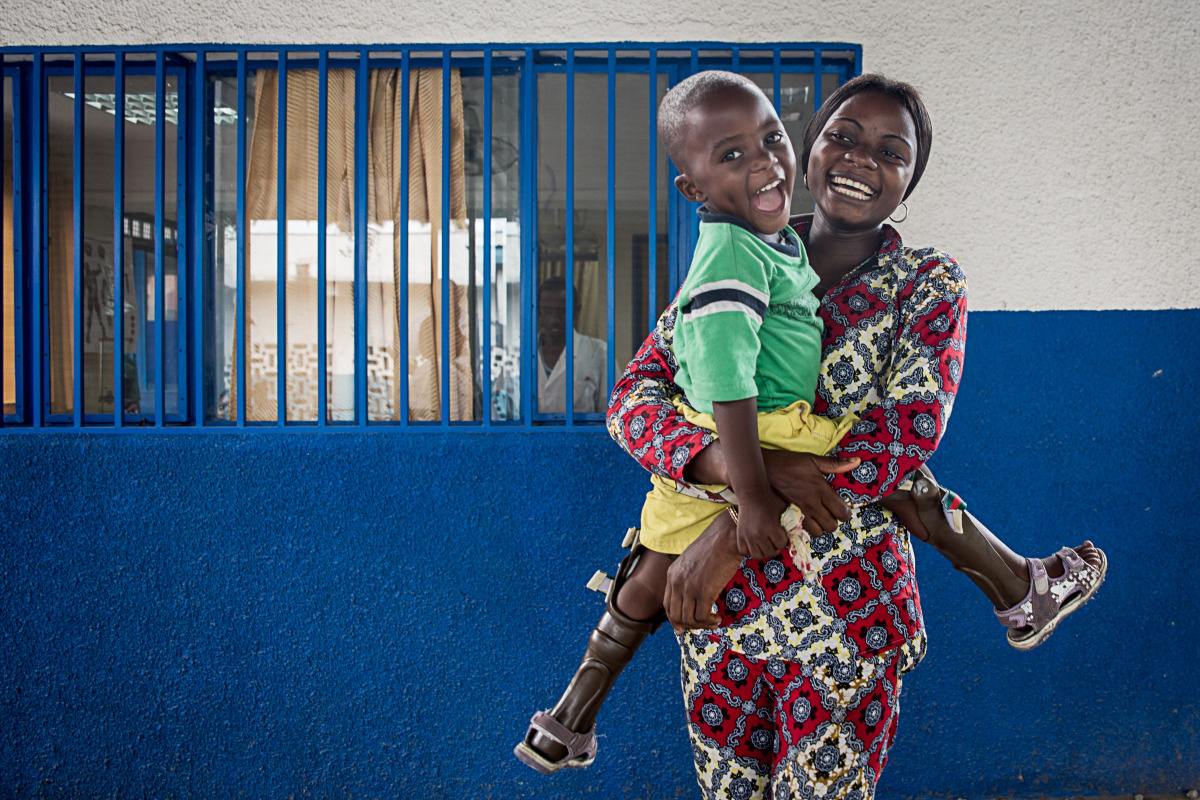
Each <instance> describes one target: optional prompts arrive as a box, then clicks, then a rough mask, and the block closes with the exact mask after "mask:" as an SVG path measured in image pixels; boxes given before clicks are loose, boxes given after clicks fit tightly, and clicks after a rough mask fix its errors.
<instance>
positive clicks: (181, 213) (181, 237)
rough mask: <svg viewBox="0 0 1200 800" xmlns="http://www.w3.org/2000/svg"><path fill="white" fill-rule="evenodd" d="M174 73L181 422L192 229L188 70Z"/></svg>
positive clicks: (177, 359) (184, 411)
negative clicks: (190, 214) (189, 180)
mask: <svg viewBox="0 0 1200 800" xmlns="http://www.w3.org/2000/svg"><path fill="white" fill-rule="evenodd" d="M173 72H174V73H175V233H174V235H173V236H172V242H173V244H174V245H175V285H176V293H175V319H176V323H175V330H176V333H175V386H176V400H175V416H176V419H179V420H181V421H183V422H187V421H188V370H187V365H188V353H189V352H190V348H189V347H188V325H189V322H190V321H191V316H190V313H189V312H190V310H191V309H192V292H191V288H190V286H189V282H190V280H191V275H192V273H191V271H190V265H189V263H188V258H187V249H186V248H187V242H188V235H189V232H190V229H191V223H190V221H189V219H188V207H189V206H188V204H187V199H188V197H187V190H188V176H189V172H188V168H187V166H188V147H187V132H188V120H189V119H190V115H189V113H188V107H187V103H185V102H183V101H184V99H185V98H186V97H187V73H186V71H184V70H182V69H180V68H179V67H178V66H177V65H176V66H175V67H174V69H173Z"/></svg>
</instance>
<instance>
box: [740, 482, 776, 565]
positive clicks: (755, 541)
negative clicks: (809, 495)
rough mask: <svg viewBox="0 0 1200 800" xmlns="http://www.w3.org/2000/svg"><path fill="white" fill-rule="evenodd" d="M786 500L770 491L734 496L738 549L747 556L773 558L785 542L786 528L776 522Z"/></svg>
mask: <svg viewBox="0 0 1200 800" xmlns="http://www.w3.org/2000/svg"><path fill="white" fill-rule="evenodd" d="M786 508H787V503H786V502H785V501H784V500H783V498H782V497H780V496H779V495H777V494H775V493H774V492H770V491H768V492H765V493H763V494H762V495H756V496H752V497H748V498H743V497H740V496H739V497H738V509H737V515H738V518H737V520H738V523H737V543H738V552H740V553H741V554H742V555H744V556H749V557H750V558H773V557H775V556H777V555H779V553H780V552H782V551H783V549H784V548H785V547H787V545H788V537H787V531H785V530H784V529H783V525H781V524H780V523H779V518H780V517H781V516H782V515H783V511H784V509H786Z"/></svg>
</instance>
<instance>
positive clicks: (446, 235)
mask: <svg viewBox="0 0 1200 800" xmlns="http://www.w3.org/2000/svg"><path fill="white" fill-rule="evenodd" d="M450 121H451V114H450V50H449V49H446V50H443V51H442V257H441V259H440V263H441V267H442V353H441V355H442V359H441V361H442V363H441V373H442V378H441V385H442V392H441V399H442V425H443V426H446V425H449V424H450V315H451V308H450ZM430 235H433V231H430Z"/></svg>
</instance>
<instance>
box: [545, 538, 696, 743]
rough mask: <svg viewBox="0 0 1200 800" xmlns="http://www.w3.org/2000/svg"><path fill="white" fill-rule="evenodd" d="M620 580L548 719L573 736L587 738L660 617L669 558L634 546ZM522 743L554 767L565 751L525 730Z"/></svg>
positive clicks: (548, 739)
mask: <svg viewBox="0 0 1200 800" xmlns="http://www.w3.org/2000/svg"><path fill="white" fill-rule="evenodd" d="M627 558H629V559H633V560H634V561H633V563H632V564H630V565H629V567H628V572H627V574H626V576H625V577H624V580H623V581H622V580H620V575H619V573H618V582H617V583H616V584H615V585H614V587H613V591H612V596H610V597H609V599H608V608H607V609H606V610H605V612H604V614H603V615H602V616H601V617H600V621H599V622H597V623H596V628H595V630H593V631H592V635H591V637H589V639H588V646H587V650H586V651H585V652H584V654H583V659H582V660H581V661H580V663H579V667H578V669H576V670H575V675H574V676H573V677H572V678H571V683H570V684H569V685H568V686H567V690H566V691H565V692H563V695H562V697H561V698H559V701H558V703H556V704H555V706H554V708H553V709H551V710H550V716H552V717H554V719H556V720H557V721H558V722H559V723H561V724H562V725H563V726H565V727H566V728H568V729H569V730H571V731H574V732H575V733H586V732H587V731H589V730H591V729H592V726H593V725H595V723H596V716H597V714H599V713H600V707H601V705H603V703H604V700H605V698H606V697H608V693H609V691H610V690H611V689H612V687H613V684H614V683H615V682H616V680H617V676H618V675H620V674H621V670H622V669H624V668H625V665H626V664H628V663H629V661H630V659H632V658H633V654H634V653H635V652H637V648H638V646H639V645H641V643H642V641H643V640H644V639H645V638H646V636H648V635H649V634H650V632H651V631H652V630H653V629H654V628H655V627H657V625H658V622H659V621H660V620H661V619H662V614H663V589H664V588H665V586H666V581H667V568H668V567H669V566H671V560H672V559H671V557H670V556H667V555H664V554H662V553H656V552H654V551H653V550H647V549H646V548H645V547H642V546H637V547H635V548H634V550H633V552H632V553H630V554H629V556H628V557H627ZM525 742H526V744H528V745H529V746H530V747H532V748H533V749H534V750H536V751H537V752H539V753H541V754H542V755H543V756H545V758H546V760H547V761H551V762H555V763H557V762H558V761H560V760H561V759H562V758H563V757H564V756H566V755H567V749H566V748H565V747H563V745H562V744H560V743H559V742H558V741H556V740H555V739H553V738H551V737H549V736H546V735H545V734H543V733H541V732H540V731H538V730H537V729H535V728H530V729H529V732H528V733H527V734H526V736H525Z"/></svg>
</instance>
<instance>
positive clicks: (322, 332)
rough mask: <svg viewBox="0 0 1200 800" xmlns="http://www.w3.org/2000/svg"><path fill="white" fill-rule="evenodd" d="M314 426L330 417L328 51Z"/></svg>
mask: <svg viewBox="0 0 1200 800" xmlns="http://www.w3.org/2000/svg"><path fill="white" fill-rule="evenodd" d="M317 84H318V85H317V427H318V428H324V427H325V423H326V421H327V419H328V417H329V387H328V383H329V366H328V364H326V355H325V354H326V353H327V352H328V350H329V345H328V336H329V333H328V330H327V329H326V325H327V324H328V322H327V320H326V306H327V305H328V303H329V299H328V286H327V285H326V281H327V277H328V276H327V275H326V272H325V270H326V260H325V245H326V241H327V238H328V236H327V232H326V230H325V228H326V226H327V225H328V215H329V208H328V198H327V197H326V194H327V193H328V191H329V176H328V175H326V172H328V170H329V152H328V150H329V51H328V50H321V52H320V53H319V54H318V56H317Z"/></svg>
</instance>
